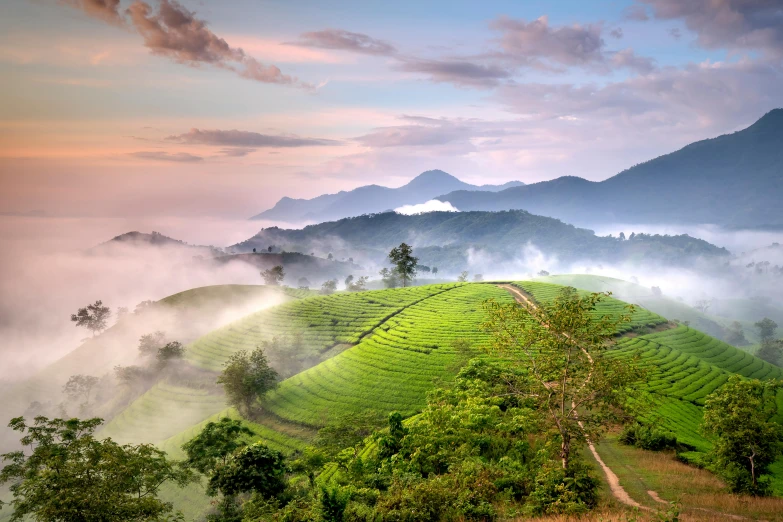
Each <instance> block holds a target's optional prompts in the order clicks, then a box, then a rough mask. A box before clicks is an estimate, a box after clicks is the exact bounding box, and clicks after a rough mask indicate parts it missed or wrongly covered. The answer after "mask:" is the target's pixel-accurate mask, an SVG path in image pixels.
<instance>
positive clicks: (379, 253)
mask: <svg viewBox="0 0 783 522" xmlns="http://www.w3.org/2000/svg"><path fill="white" fill-rule="evenodd" d="M403 241H404V242H408V243H409V244H411V245H412V246H413V247H414V248H416V255H417V256H419V258H420V261H421V263H423V264H425V265H428V266H437V267H439V269H440V270H447V271H451V272H457V273H458V272H460V271H462V270H464V269H467V268H468V265H469V262H470V261H473V262H474V263H478V264H485V265H486V266H477V267H472V268H474V270H473V271H478V270H479V269H483V270H485V272H484V273H487V271H490V270H491V269H492V264H496V263H502V262H508V263H517V266H515V267H514V268H513V269H514V270H521V269H524V268H523V267H521V266H519V265H524V262H525V259H524V256H525V253H524V249H525V247H526V246H528V245H531V246H533V247H535V248H537V249H540V251H541V252H542V253H543V254H545V255H547V256H555V257H556V258H557V260H559V261H560V262H564V263H569V262H576V261H591V262H599V263H600V262H621V261H623V260H633V261H636V262H651V263H663V264H671V265H680V266H682V265H688V264H690V263H693V262H694V261H696V260H698V259H700V258H708V259H715V258H719V257H722V256H726V255H728V252H727V251H726V250H725V249H722V248H718V247H716V246H714V245H711V244H710V243H707V242H706V241H703V240H700V239H696V238H692V237H689V236H687V235H683V236H658V235H655V236H650V235H643V234H639V235H637V236H636V237H635V238H634V239H633V240H628V241H621V240H620V239H618V238H612V237H601V236H596V235H595V233H593V232H592V231H591V230H586V229H581V228H577V227H574V226H572V225H568V224H566V223H563V222H562V221H559V220H557V219H552V218H547V217H543V216H537V215H534V214H531V213H529V212H526V211H521V210H516V211H505V212H429V213H425V214H419V215H413V216H405V215H401V214H397V213H394V212H386V213H382V214H372V215H364V216H359V217H355V218H346V219H341V220H339V221H334V222H327V223H321V224H318V225H310V226H307V227H305V228H303V229H297V230H286V229H281V228H278V227H271V228H266V229H262V230H261V231H260V232H259V233H258V234H256V235H255V236H253V237H252V238H250V239H248V240H247V241H243V242H242V243H239V244H237V245H234V246H233V247H232V248H234V249H235V250H237V251H239V252H249V251H252V249H253V248H260V249H263V248H266V246H267V245H269V244H275V245H278V246H280V247H281V248H284V249H285V250H289V251H291V250H293V251H300V252H310V251H312V250H315V251H316V252H320V253H321V254H322V255H323V253H325V252H327V251H328V252H334V253H335V255H337V256H345V255H352V256H355V257H357V259H360V260H361V261H360V262H364V260H363V259H362V257H364V258H366V259H367V260H368V261H369V262H375V263H378V264H385V263H386V260H385V258H386V255H387V254H388V252H389V250H390V249H391V248H393V247H394V246H397V245H399V244H400V243H401V242H403ZM471 249H472V251H471ZM477 253H478V254H480V255H479V256H476V254H477ZM360 254H361V255H360ZM469 257H473V259H471V260H470V261H469ZM482 257H483V261H482ZM548 268H552V267H548Z"/></svg>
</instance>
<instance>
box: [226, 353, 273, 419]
mask: <svg viewBox="0 0 783 522" xmlns="http://www.w3.org/2000/svg"><path fill="white" fill-rule="evenodd" d="M277 380H278V375H277V372H276V371H275V370H274V368H272V367H270V366H269V362H268V361H267V358H266V355H265V354H264V350H263V349H261V348H256V349H255V350H253V351H252V352H249V353H248V352H247V351H246V350H240V351H238V352H236V353H234V354H232V355H231V356H230V357H229V358H228V361H226V363H225V368H224V369H223V372H222V373H221V374H220V376H219V377H218V379H217V383H218V384H222V385H223V389H224V390H225V392H226V397H227V399H228V403H229V404H231V405H232V406H236V407H237V408H238V409H239V410H240V411H242V412H243V413H244V414H246V415H249V414H250V413H251V411H252V409H253V405H254V404H255V402H256V401H257V400H258V398H259V397H262V396H263V395H264V394H265V393H266V392H268V391H269V390H272V389H274V388H275V387H276V386H277Z"/></svg>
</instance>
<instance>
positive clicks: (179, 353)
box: [155, 341, 185, 368]
mask: <svg viewBox="0 0 783 522" xmlns="http://www.w3.org/2000/svg"><path fill="white" fill-rule="evenodd" d="M184 356H185V347H184V346H182V343H180V342H179V341H171V342H170V343H166V346H163V347H161V348H159V349H158V353H157V354H155V359H156V360H157V361H158V367H159V368H164V367H165V366H166V365H167V364H168V363H169V361H171V360H172V359H181V358H182V357H184Z"/></svg>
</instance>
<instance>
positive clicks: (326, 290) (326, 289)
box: [321, 279, 337, 295]
mask: <svg viewBox="0 0 783 522" xmlns="http://www.w3.org/2000/svg"><path fill="white" fill-rule="evenodd" d="M335 290H337V281H336V280H335V279H330V280H329V281H324V283H323V284H322V285H321V294H322V295H331V294H333V293H334V291H335Z"/></svg>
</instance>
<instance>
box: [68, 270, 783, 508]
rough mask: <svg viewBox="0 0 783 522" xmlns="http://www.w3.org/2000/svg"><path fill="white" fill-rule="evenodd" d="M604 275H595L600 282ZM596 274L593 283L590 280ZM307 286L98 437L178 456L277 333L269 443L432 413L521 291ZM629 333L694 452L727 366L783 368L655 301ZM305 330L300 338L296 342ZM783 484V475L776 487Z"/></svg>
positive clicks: (194, 493)
mask: <svg viewBox="0 0 783 522" xmlns="http://www.w3.org/2000/svg"><path fill="white" fill-rule="evenodd" d="M593 279H594V281H593V284H597V283H600V282H601V281H600V280H598V279H599V278H593ZM595 280H598V281H597V282H596V281H595ZM590 281H591V278H589V277H588V278H585V279H584V281H583V282H584V283H587V284H584V285H582V286H589V284H590ZM614 281H617V280H612V281H609V283H611V284H612V286H614V287H615V288H616V289H620V288H623V287H626V286H625V285H624V284H622V283H623V282H617V283H615V282H614ZM513 284H514V285H515V286H516V287H517V288H519V289H521V290H523V291H524V292H526V293H527V294H528V295H530V296H531V297H532V298H533V299H535V300H536V301H539V302H544V301H546V300H548V299H551V298H552V297H554V296H555V295H556V294H557V292H559V290H560V289H561V288H562V286H558V285H553V284H548V283H542V282H537V281H520V282H515V283H513ZM642 288H643V287H638V288H636V287H635V286H634V285H630V284H629V286H627V287H626V292H628V293H632V292H633V291H634V290H635V291H636V292H637V295H636V296H635V299H634V302H638V301H639V298H643V297H644V295H643V293H644V292H642V291H641V290H640V289H642ZM207 292H208V293H213V294H214V295H213V296H212V298H216V297H217V296H218V295H220V294H223V290H220V289H217V288H215V289H211V290H207ZM198 294H200V295H202V296H203V294H204V292H198ZM226 295H229V294H228V293H227V294H226ZM297 295H299V296H300V297H304V298H303V299H299V300H294V301H289V302H286V303H283V304H280V305H278V306H274V307H271V308H268V309H266V310H261V311H259V312H256V313H253V314H251V315H248V316H245V317H243V318H241V319H239V320H237V321H234V322H232V323H230V324H228V325H226V326H223V327H221V328H219V329H216V330H214V331H212V332H210V333H208V334H206V335H203V336H202V337H200V338H199V339H197V340H195V341H194V342H192V343H190V344H189V345H188V346H187V352H186V359H185V361H186V363H187V365H188V366H189V367H190V368H192V371H199V372H203V375H204V377H205V379H206V380H203V379H202V380H192V379H176V378H174V376H170V377H168V378H166V379H164V380H161V381H160V382H158V383H157V384H156V385H155V386H153V387H152V388H150V389H149V390H148V391H147V392H146V393H144V394H143V395H141V396H140V397H138V398H137V399H136V400H135V401H133V402H132V403H130V404H129V405H128V406H127V407H126V408H125V409H124V410H123V411H122V412H120V413H119V414H118V415H116V416H115V417H114V418H113V419H112V420H111V421H110V422H109V423H108V424H107V425H106V426H105V427H104V428H103V429H102V431H101V434H102V435H104V436H111V437H113V438H115V439H116V440H118V441H122V442H139V441H146V442H154V443H156V444H158V445H159V446H160V447H162V448H164V449H166V451H168V452H170V453H171V454H172V455H173V456H175V457H181V451H180V449H179V447H180V446H181V445H182V444H183V443H184V442H186V441H187V440H189V439H190V438H191V437H193V436H194V435H195V434H196V433H198V431H199V430H200V429H201V427H202V426H203V425H204V424H205V423H206V422H207V421H208V420H210V419H211V420H215V419H218V418H220V417H221V416H230V417H234V418H237V417H238V414H237V413H236V411H235V410H233V409H230V408H227V407H226V406H225V402H224V398H223V396H222V393H221V392H220V390H219V389H218V388H215V387H214V386H209V385H207V383H208V381H209V379H214V376H215V375H216V372H217V371H219V370H220V368H221V367H222V364H223V362H225V361H226V360H227V358H228V357H229V356H230V355H231V354H232V353H234V352H236V351H237V350H241V349H252V348H254V347H255V346H259V345H263V344H264V343H265V342H266V341H270V340H273V339H274V338H275V337H277V338H278V339H283V340H284V341H283V342H278V343H273V345H271V346H267V351H268V355H269V357H270V360H271V361H272V364H273V365H274V366H275V367H276V368H277V369H278V370H279V371H281V372H282V373H283V375H284V376H289V375H290V377H288V378H287V379H285V380H284V381H283V382H282V383H281V385H280V386H279V388H278V389H277V390H275V391H274V392H272V393H271V394H269V396H268V397H267V398H266V399H265V401H264V411H265V413H264V414H262V415H261V417H260V418H257V419H255V420H254V422H252V423H248V425H249V426H250V427H251V428H252V429H253V430H254V432H255V433H256V437H257V438H258V439H260V440H263V441H264V442H265V443H266V444H268V445H269V446H270V447H273V448H275V449H278V450H280V451H283V452H284V453H286V454H292V453H293V452H296V451H297V450H301V449H303V448H304V447H305V446H306V445H307V444H310V443H311V442H312V441H313V438H314V437H315V434H316V430H317V429H319V428H320V427H322V426H324V425H325V424H326V423H328V422H329V421H330V419H335V418H339V417H340V416H341V415H344V414H346V413H350V412H368V411H375V412H378V413H379V414H385V413H388V412H390V411H400V412H402V413H403V414H404V415H405V416H411V415H414V414H416V413H417V412H418V411H420V410H421V408H422V407H423V406H424V404H425V398H426V394H427V392H428V391H429V390H431V389H433V387H435V386H436V383H437V382H448V381H449V380H450V379H452V378H453V376H454V375H455V373H456V371H457V369H458V368H459V367H460V366H461V365H462V364H464V363H465V361H466V360H467V358H469V357H475V356H482V355H481V354H482V353H484V352H483V351H482V350H481V348H482V347H486V346H487V343H488V341H489V337H488V334H487V333H486V332H484V331H483V330H482V329H481V328H480V324H481V322H482V321H483V320H484V313H483V311H482V310H481V307H480V306H479V305H480V303H481V302H482V301H484V300H485V299H487V298H493V299H496V300H498V301H501V302H510V301H511V300H512V299H513V296H512V295H511V294H510V293H509V292H508V291H506V290H505V289H504V288H501V287H499V286H497V285H496V284H489V283H483V284H475V283H473V284H459V283H457V284H455V283H450V284H440V285H430V286H420V287H412V288H404V289H392V290H379V291H368V292H360V293H337V294H333V295H329V296H319V295H312V294H309V295H311V296H310V297H307V295H308V294H306V293H300V294H297ZM192 297H193V299H199V297H198V296H197V295H195V294H194V295H193V296H192ZM193 299H191V298H188V297H187V296H183V295H178V296H172V297H170V298H168V301H169V303H170V304H171V305H173V306H183V305H184V304H186V303H188V302H191V301H192V300H193ZM210 300H211V299H210ZM624 309H625V303H624V302H623V301H620V300H617V299H607V300H606V301H604V302H603V303H601V305H600V306H599V309H598V310H597V312H596V314H597V315H603V314H609V315H616V314H619V313H623V311H624ZM618 333H623V334H624V335H623V336H622V337H620V338H619V339H618V341H619V342H618V344H617V346H616V347H615V349H614V351H613V354H614V356H615V357H616V358H617V359H618V360H622V361H627V362H629V363H630V364H638V365H640V367H641V368H644V369H645V371H647V372H648V378H647V384H646V385H645V386H644V390H645V391H646V392H648V393H649V394H650V398H651V400H652V403H653V405H654V409H653V410H652V411H650V412H649V413H648V414H647V420H648V421H650V422H655V423H658V424H660V425H662V426H665V427H666V428H668V429H670V430H672V431H673V432H675V433H676V435H677V437H678V440H680V441H681V442H683V443H685V444H687V445H688V446H689V447H690V449H691V451H690V452H686V453H685V454H683V458H688V459H691V460H696V461H697V460H698V459H699V458H700V454H701V453H703V452H704V451H706V450H707V449H709V447H710V443H709V441H707V440H706V439H704V438H703V436H702V435H701V434H700V433H699V431H698V425H699V422H700V419H701V406H702V405H703V401H704V397H706V395H707V394H709V393H710V392H711V391H712V390H714V389H716V388H718V387H719V386H721V385H722V384H723V383H724V382H725V381H726V379H727V378H728V375H730V374H731V373H738V374H740V375H744V376H747V377H755V378H762V379H767V378H780V377H783V370H781V369H780V368H776V367H774V366H771V365H769V364H767V363H765V362H763V361H761V360H760V359H757V358H756V357H754V356H752V355H750V354H748V353H746V352H743V351H741V350H738V349H736V348H734V347H732V346H730V345H727V344H725V343H722V342H720V341H718V340H717V339H714V338H712V337H710V336H709V335H706V334H704V333H702V332H700V331H698V330H695V329H693V328H690V327H686V326H682V325H679V326H678V325H674V324H672V323H670V322H668V321H667V318H665V317H662V316H661V315H659V314H656V313H654V312H653V311H650V310H647V309H645V308H639V309H638V310H637V311H636V312H635V314H634V315H633V317H632V321H631V322H630V323H626V324H624V325H623V328H622V331H621V332H618ZM294 339H299V341H298V342H291V341H292V340H294ZM459 339H465V340H467V341H468V347H469V348H468V351H467V352H465V351H464V349H457V348H456V347H455V346H456V345H455V344H454V341H456V340H459ZM191 374H192V373H191ZM52 393H54V392H52ZM777 403H778V406H777V408H778V413H777V415H778V416H780V417H781V418H783V390H782V391H781V392H779V394H778V398H777ZM780 467H781V466H777V467H776V469H778V468H780ZM781 479H783V476H781V477H777V482H776V483H775V488H776V491H778V492H779V493H783V481H782V480H781ZM163 496H164V498H165V499H167V500H169V501H172V502H173V503H174V504H175V506H176V507H177V508H178V509H182V510H183V512H184V514H185V516H186V519H188V520H191V519H198V518H200V517H201V516H203V514H204V513H205V511H206V510H207V509H208V507H209V499H208V497H206V496H205V494H204V492H203V487H202V486H200V485H191V486H188V487H187V488H185V489H182V490H180V489H177V488H174V487H168V486H167V487H166V488H164V492H163Z"/></svg>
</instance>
